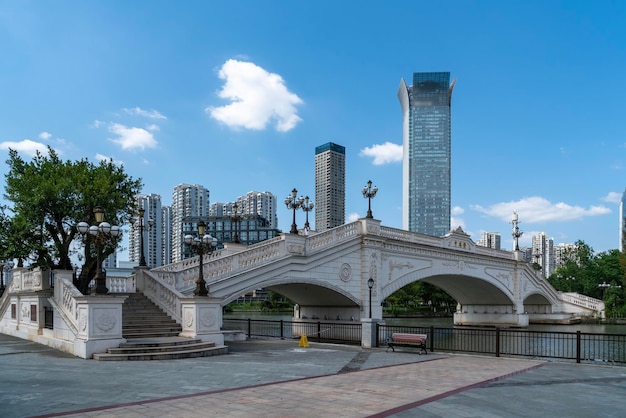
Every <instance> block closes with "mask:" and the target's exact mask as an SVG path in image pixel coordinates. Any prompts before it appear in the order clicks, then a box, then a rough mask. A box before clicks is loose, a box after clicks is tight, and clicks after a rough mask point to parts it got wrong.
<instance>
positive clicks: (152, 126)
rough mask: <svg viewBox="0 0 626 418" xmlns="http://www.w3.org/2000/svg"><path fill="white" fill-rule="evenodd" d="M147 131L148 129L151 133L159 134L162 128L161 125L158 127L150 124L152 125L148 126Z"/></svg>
mask: <svg viewBox="0 0 626 418" xmlns="http://www.w3.org/2000/svg"><path fill="white" fill-rule="evenodd" d="M146 129H147V130H149V131H154V132H158V131H160V130H161V128H160V127H159V125H156V124H154V123H152V124H150V125H148V126H146Z"/></svg>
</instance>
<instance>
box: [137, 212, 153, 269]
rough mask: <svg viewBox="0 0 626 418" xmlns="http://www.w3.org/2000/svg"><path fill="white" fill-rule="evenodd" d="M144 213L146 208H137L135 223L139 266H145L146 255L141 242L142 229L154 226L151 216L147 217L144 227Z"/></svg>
mask: <svg viewBox="0 0 626 418" xmlns="http://www.w3.org/2000/svg"><path fill="white" fill-rule="evenodd" d="M145 214H146V210H145V209H144V208H139V216H138V217H137V220H136V223H135V225H137V227H138V228H139V251H140V252H141V255H140V257H139V266H140V267H146V266H147V264H146V255H145V253H144V244H143V242H144V241H143V231H144V230H148V231H149V230H150V229H152V227H153V226H154V220H153V219H152V218H150V219H148V226H147V227H146V225H145V223H144V222H145V221H144V215H145Z"/></svg>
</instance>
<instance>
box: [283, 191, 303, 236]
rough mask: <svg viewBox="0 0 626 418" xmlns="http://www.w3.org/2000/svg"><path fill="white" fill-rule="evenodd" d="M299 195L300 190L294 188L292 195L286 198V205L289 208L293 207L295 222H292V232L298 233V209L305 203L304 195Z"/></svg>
mask: <svg viewBox="0 0 626 418" xmlns="http://www.w3.org/2000/svg"><path fill="white" fill-rule="evenodd" d="M297 195H298V191H297V190H296V189H295V188H294V189H293V190H292V191H291V195H290V196H287V197H286V198H285V205H286V206H287V209H293V222H292V223H291V231H289V232H290V233H292V234H297V233H298V226H297V225H296V209H298V208H300V207H302V205H303V203H304V198H303V197H302V196H300V197H296V196H297Z"/></svg>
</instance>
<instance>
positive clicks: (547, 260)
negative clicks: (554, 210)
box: [532, 232, 555, 277]
mask: <svg viewBox="0 0 626 418" xmlns="http://www.w3.org/2000/svg"><path fill="white" fill-rule="evenodd" d="M532 262H533V263H536V264H538V265H539V266H541V272H542V273H543V277H549V276H550V275H551V274H552V273H553V272H554V266H555V262H554V240H553V239H552V238H550V237H548V236H547V235H546V233H545V232H540V233H539V234H536V235H533V237H532Z"/></svg>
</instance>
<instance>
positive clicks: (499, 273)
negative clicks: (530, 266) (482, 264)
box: [485, 268, 513, 289]
mask: <svg viewBox="0 0 626 418" xmlns="http://www.w3.org/2000/svg"><path fill="white" fill-rule="evenodd" d="M485 273H486V274H487V275H488V276H490V277H493V278H494V279H496V280H497V281H498V282H500V283H502V284H503V285H504V286H505V287H506V288H507V289H512V288H513V282H512V277H511V272H509V271H505V270H498V269H492V268H486V269H485Z"/></svg>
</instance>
